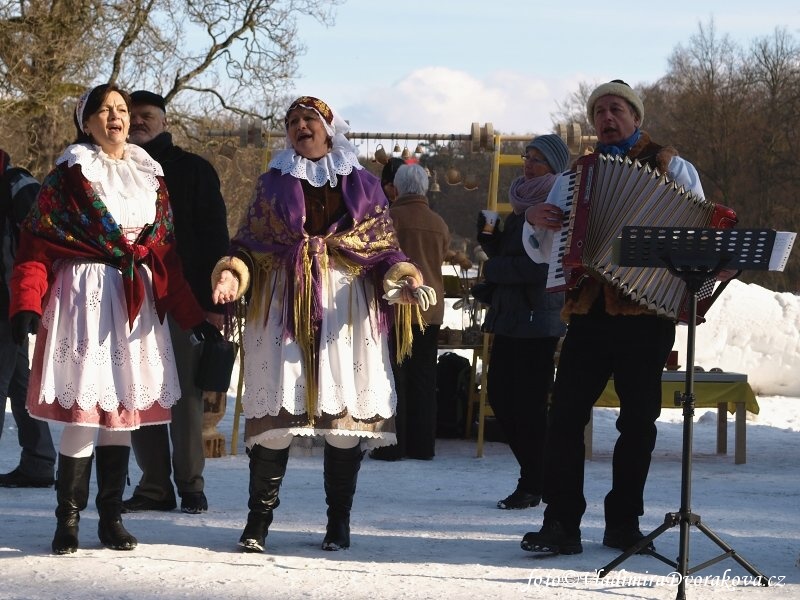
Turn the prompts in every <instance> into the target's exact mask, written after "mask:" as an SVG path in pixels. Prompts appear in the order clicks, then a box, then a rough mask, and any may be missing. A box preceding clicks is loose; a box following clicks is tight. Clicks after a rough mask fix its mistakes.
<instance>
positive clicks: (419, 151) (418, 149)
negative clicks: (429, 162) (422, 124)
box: [414, 144, 425, 154]
mask: <svg viewBox="0 0 800 600" xmlns="http://www.w3.org/2000/svg"><path fill="white" fill-rule="evenodd" d="M424 153H425V148H423V147H422V144H417V147H416V148H414V154H424Z"/></svg>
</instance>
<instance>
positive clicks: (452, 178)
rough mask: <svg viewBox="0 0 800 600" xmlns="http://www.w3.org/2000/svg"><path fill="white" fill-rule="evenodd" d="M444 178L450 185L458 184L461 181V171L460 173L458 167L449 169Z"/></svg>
mask: <svg viewBox="0 0 800 600" xmlns="http://www.w3.org/2000/svg"><path fill="white" fill-rule="evenodd" d="M444 178H445V179H446V180H447V183H449V184H450V185H458V184H459V183H461V173H459V171H458V169H456V168H454V167H451V168H449V169H447V172H446V173H445V174H444Z"/></svg>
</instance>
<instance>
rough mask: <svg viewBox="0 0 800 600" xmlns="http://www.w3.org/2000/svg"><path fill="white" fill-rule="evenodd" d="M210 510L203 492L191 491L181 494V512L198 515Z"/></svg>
mask: <svg viewBox="0 0 800 600" xmlns="http://www.w3.org/2000/svg"><path fill="white" fill-rule="evenodd" d="M207 510H208V500H206V495H205V494H204V493H203V492H190V493H186V494H183V495H182V496H181V512H185V513H188V514H190V515H198V514H200V513H204V512H206V511H207Z"/></svg>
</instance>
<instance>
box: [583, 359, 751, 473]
mask: <svg viewBox="0 0 800 600" xmlns="http://www.w3.org/2000/svg"><path fill="white" fill-rule="evenodd" d="M685 388H686V371H664V374H663V375H662V377H661V407H662V408H680V409H682V408H683V407H682V406H681V405H680V404H678V405H676V404H675V393H676V392H678V393H679V394H682V393H683V392H684V391H685ZM694 395H695V407H696V408H716V409H717V454H727V453H728V428H727V425H728V415H727V413H729V412H730V413H732V414H734V415H735V425H734V463H735V464H737V465H741V464H744V463H746V462H747V433H746V430H745V425H746V423H747V415H746V412H751V413H753V414H758V411H759V407H758V402H757V400H756V396H755V394H754V393H753V390H752V388H751V387H750V384H749V383H747V375H745V374H744V373H728V372H696V373H695V374H694ZM595 406H596V407H618V406H619V398H618V397H617V394H616V392H615V391H614V380H613V379H611V380H609V382H608V384H607V385H606V388H605V390H603V393H602V394H601V395H600V398H599V399H598V400H597V402H596V403H595ZM584 437H585V439H586V458H587V459H591V458H592V422H591V421H590V422H589V424H588V425H587V426H586V433H585V435H584Z"/></svg>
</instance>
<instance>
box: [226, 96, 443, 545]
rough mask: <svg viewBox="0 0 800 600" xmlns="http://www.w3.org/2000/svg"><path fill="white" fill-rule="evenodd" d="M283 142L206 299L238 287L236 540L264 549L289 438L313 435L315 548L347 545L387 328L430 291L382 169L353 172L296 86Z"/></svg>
mask: <svg viewBox="0 0 800 600" xmlns="http://www.w3.org/2000/svg"><path fill="white" fill-rule="evenodd" d="M285 125H286V150H284V151H282V152H280V153H278V154H277V155H276V156H275V157H274V158H273V159H272V161H271V162H270V165H269V167H270V168H269V170H268V171H267V172H266V173H264V174H263V175H262V176H261V177H260V178H259V180H258V183H257V186H256V195H255V199H254V200H253V203H252V204H251V205H250V208H249V211H248V214H247V216H246V218H245V222H244V224H243V225H242V227H241V228H240V229H239V232H238V233H237V234H236V236H235V237H234V239H233V255H232V256H231V257H230V258H225V259H223V260H221V261H220V262H219V264H218V265H217V268H216V269H215V271H214V275H212V285H213V286H214V300H215V301H216V302H218V303H225V302H232V301H235V300H237V299H238V298H239V297H241V296H242V294H244V293H245V292H246V291H248V286H249V288H250V291H249V304H248V308H247V314H246V319H245V322H246V326H245V332H244V338H243V350H244V357H245V358H244V364H243V375H244V388H245V391H244V395H243V397H242V407H243V409H244V414H245V417H246V424H245V438H246V439H245V442H246V445H247V448H248V453H249V455H250V501H249V503H248V507H249V509H250V512H249V514H248V518H247V526H246V527H245V530H244V532H243V533H242V536H241V538H240V540H239V544H240V545H241V546H242V547H243V548H244V550H245V551H247V552H262V551H263V550H264V544H265V538H266V536H267V529H268V527H269V525H270V523H271V522H272V511H273V509H274V508H275V507H276V506H277V505H278V491H279V489H280V485H281V481H282V480H283V476H284V473H285V472H286V462H287V459H288V456H289V445H290V444H291V441H292V438H293V437H294V436H297V435H301V436H323V437H324V438H325V451H324V483H325V497H326V502H327V504H328V524H327V528H326V533H325V538H324V540H323V543H322V547H323V549H325V550H339V549H340V548H347V547H348V546H349V545H350V508H351V505H352V502H353V495H354V494H355V489H356V480H357V475H358V470H359V465H360V462H361V457H362V455H363V452H362V450H361V442H362V441H363V442H364V444H365V445H366V446H382V445H387V444H394V443H396V436H395V430H394V413H395V405H396V401H397V396H396V394H395V389H394V380H393V378H392V371H391V364H390V349H389V344H388V342H387V340H388V337H389V336H388V335H387V334H388V331H389V327H390V326H392V325H394V326H395V329H396V330H397V331H398V333H399V335H398V340H399V342H398V344H397V348H396V350H395V351H396V352H397V353H398V355H399V356H401V357H402V356H403V355H404V354H405V353H407V352H408V351H409V349H410V344H411V310H412V309H411V307H412V305H414V306H416V305H417V304H419V305H421V306H422V307H423V308H425V307H427V306H428V304H429V303H430V302H431V301H433V302H435V294H433V290H432V289H431V288H429V287H427V286H424V285H422V275H421V274H420V272H419V270H418V269H417V268H416V267H415V266H414V265H412V264H411V263H410V262H408V259H407V258H406V256H405V255H404V254H403V253H402V252H401V251H400V248H399V246H398V243H397V236H396V235H395V232H394V227H393V226H392V221H391V219H390V217H389V210H388V202H387V200H386V196H385V195H384V194H383V191H382V190H381V184H380V181H379V180H378V179H377V178H376V177H374V176H373V175H372V174H370V173H368V172H367V171H365V170H363V167H362V166H361V165H360V164H359V162H358V158H357V155H356V154H357V151H356V148H355V147H354V146H353V145H352V144H351V143H350V142H349V141H348V140H347V138H345V136H344V134H345V133H346V132H347V131H348V129H349V128H348V126H347V123H346V122H345V121H344V120H342V119H341V117H339V116H338V114H336V112H335V111H333V110H332V109H331V108H330V107H329V106H328V105H327V104H326V103H325V102H323V101H322V100H319V99H318V98H313V97H310V96H303V97H301V98H298V99H297V100H295V101H294V102H293V103H292V104H291V106H290V107H289V109H288V110H287V112H286V120H285Z"/></svg>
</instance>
